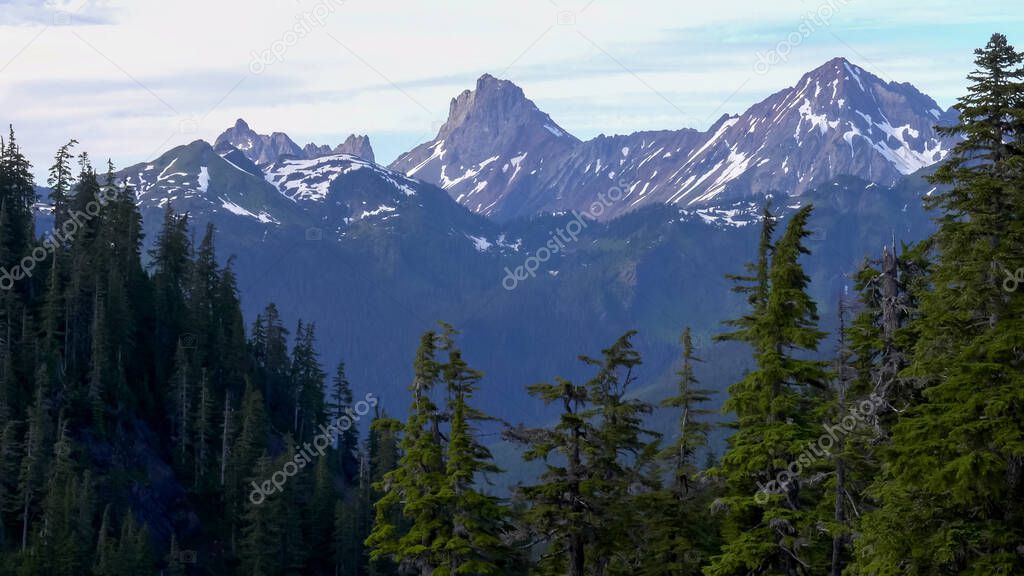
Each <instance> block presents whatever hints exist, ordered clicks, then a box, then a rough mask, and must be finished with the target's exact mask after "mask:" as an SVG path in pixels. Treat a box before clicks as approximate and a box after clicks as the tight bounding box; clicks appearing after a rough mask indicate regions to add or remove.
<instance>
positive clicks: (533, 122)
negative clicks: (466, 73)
mask: <svg viewBox="0 0 1024 576" xmlns="http://www.w3.org/2000/svg"><path fill="white" fill-rule="evenodd" d="M578 144H579V140H578V139H577V138H576V137H574V136H572V135H571V134H569V132H568V131H566V130H565V129H564V128H562V127H561V126H559V125H558V124H557V123H556V122H555V121H554V120H552V119H551V117H550V116H548V115H547V114H545V113H544V112H542V111H541V110H540V108H538V107H537V105H536V104H534V103H533V101H531V100H530V99H528V98H527V97H526V95H525V94H524V93H523V90H522V88H520V87H519V86H516V85H515V84H513V83H512V82H509V81H508V80H501V79H498V78H495V77H494V76H491V75H490V74H484V75H483V76H481V77H480V78H479V79H477V81H476V87H475V88H474V89H473V90H466V91H464V92H462V93H461V94H459V95H458V96H457V97H455V98H453V99H452V101H451V105H450V106H449V112H448V120H447V121H446V122H445V123H444V124H443V125H442V126H441V129H440V130H439V131H438V134H437V137H436V138H434V139H433V140H431V141H430V142H426V143H424V144H421V145H420V146H418V147H416V148H415V149H413V150H411V151H409V152H408V153H406V154H403V155H402V156H400V157H399V158H398V159H397V160H395V162H393V163H392V164H391V166H390V168H391V169H392V170H395V171H398V172H402V173H405V174H406V175H408V176H411V177H415V178H418V179H422V180H426V181H428V182H431V183H434V184H437V185H438V186H440V187H441V188H444V189H445V190H447V191H448V193H449V194H450V195H451V196H452V197H453V198H456V199H457V200H458V201H459V203H461V204H463V205H465V206H467V207H469V208H470V209H471V210H473V211H475V212H479V213H482V214H490V213H491V212H492V211H493V209H494V208H495V206H496V205H497V204H498V203H499V202H504V201H507V200H509V198H508V196H507V195H506V192H507V191H508V190H509V189H511V188H515V187H518V186H519V185H520V184H522V183H525V182H528V181H533V180H535V179H536V177H537V174H539V173H542V172H544V171H551V170H553V169H555V166H551V165H550V164H547V162H549V161H550V159H557V158H560V157H562V156H564V155H565V154H566V153H568V152H569V151H570V150H572V148H573V147H575V146H577V145H578ZM511 201H514V200H511Z"/></svg>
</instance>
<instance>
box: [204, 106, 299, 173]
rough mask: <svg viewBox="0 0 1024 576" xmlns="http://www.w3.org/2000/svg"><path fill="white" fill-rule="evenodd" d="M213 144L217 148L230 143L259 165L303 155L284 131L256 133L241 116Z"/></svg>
mask: <svg viewBox="0 0 1024 576" xmlns="http://www.w3.org/2000/svg"><path fill="white" fill-rule="evenodd" d="M214 144H215V146H216V147H219V148H220V147H223V146H224V145H225V144H230V145H231V146H234V147H235V148H237V149H238V150H240V151H241V152H242V153H243V154H245V156H246V158H248V159H249V160H252V161H253V162H255V163H256V164H258V165H260V166H263V165H266V164H270V163H272V162H275V161H276V160H277V159H278V158H280V157H281V156H294V157H297V158H303V157H304V152H303V150H302V148H300V147H299V145H298V144H296V143H295V142H294V141H293V140H292V139H291V138H289V137H288V135H287V134H285V133H284V132H274V133H273V134H271V135H269V136H267V135H265V134H258V133H257V132H256V131H255V130H253V129H252V128H250V127H249V124H248V123H246V121H245V120H243V119H241V118H239V119H238V120H236V121H235V125H234V126H232V127H231V128H228V129H227V130H225V131H224V132H223V133H222V134H221V135H220V136H218V137H217V140H216V142H215V143H214Z"/></svg>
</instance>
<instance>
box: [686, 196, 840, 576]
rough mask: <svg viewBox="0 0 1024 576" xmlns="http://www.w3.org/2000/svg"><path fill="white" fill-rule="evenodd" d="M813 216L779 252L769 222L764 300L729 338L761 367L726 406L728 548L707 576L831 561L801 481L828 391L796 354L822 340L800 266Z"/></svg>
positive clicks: (813, 364)
mask: <svg viewBox="0 0 1024 576" xmlns="http://www.w3.org/2000/svg"><path fill="white" fill-rule="evenodd" d="M811 210H812V209H811V207H810V206H806V207H804V208H802V209H800V210H799V211H798V212H797V213H796V214H794V215H793V217H792V220H791V221H790V222H789V224H788V226H787V228H786V231H785V233H784V234H783V236H782V238H781V239H779V241H778V242H777V243H776V244H775V245H774V246H773V247H769V246H768V245H766V243H765V240H764V238H765V237H767V236H768V233H769V232H770V227H771V225H772V223H771V222H770V221H766V222H765V223H764V225H763V226H764V229H765V230H766V232H765V233H763V234H762V242H761V247H760V248H759V262H758V263H757V265H756V266H757V268H758V269H764V267H765V265H766V264H765V262H764V261H763V260H764V259H766V257H767V254H768V253H769V251H770V252H771V264H770V272H769V274H768V276H767V278H764V277H762V278H760V279H759V283H760V284H759V285H758V289H757V291H756V292H755V293H756V294H760V295H762V296H761V297H760V298H758V299H753V300H752V308H753V311H752V313H751V314H750V315H749V316H746V317H744V319H743V320H742V321H741V322H736V324H739V325H741V330H740V331H738V332H734V333H732V334H729V335H726V336H725V337H726V338H730V339H737V340H741V341H745V342H747V343H749V344H750V345H751V347H752V348H753V349H754V360H755V362H756V364H757V368H756V369H755V370H754V371H751V372H749V373H748V374H747V375H746V376H745V377H744V378H743V380H741V381H740V382H737V383H736V384H733V385H732V386H730V387H729V398H728V400H727V401H726V403H725V406H724V409H725V410H727V411H730V412H733V413H734V414H735V415H736V422H735V424H734V425H733V426H734V428H735V432H734V433H733V435H732V436H731V437H730V438H729V449H728V451H727V452H726V454H725V456H724V457H723V458H722V462H721V465H720V466H719V468H718V469H717V473H718V474H719V475H721V476H722V477H723V478H724V479H725V483H726V495H725V496H724V497H723V498H721V499H719V501H718V503H717V504H718V507H720V508H724V509H725V510H726V511H727V516H726V520H725V525H724V537H725V543H724V545H723V548H722V553H721V554H720V555H718V556H716V557H714V558H713V559H712V561H711V564H710V566H709V567H708V568H706V570H705V572H706V574H708V576H725V575H731V574H747V573H754V574H763V573H779V574H787V575H798V574H813V573H815V572H816V571H820V570H822V568H821V566H823V565H824V564H825V562H826V560H825V558H827V555H826V553H825V551H824V550H825V549H824V547H823V546H822V544H821V542H820V541H821V537H820V535H819V533H818V530H817V526H816V521H817V518H816V517H815V514H814V510H813V508H814V506H815V503H816V502H817V501H818V495H817V494H815V492H816V490H815V488H814V487H813V486H812V485H810V484H809V483H808V482H806V481H805V480H803V479H802V475H806V474H807V473H808V472H811V471H812V470H813V466H814V464H815V463H814V462H812V461H811V459H810V457H809V456H808V455H807V452H806V451H807V450H808V449H809V447H810V446H811V445H812V444H813V443H814V442H815V440H816V438H817V437H818V436H819V435H820V434H821V432H822V430H821V429H820V428H819V427H818V426H816V425H815V424H816V422H813V421H812V420H811V418H810V416H809V415H811V414H813V412H814V408H815V406H816V404H817V402H818V400H816V395H815V393H814V389H816V388H817V389H820V388H821V387H822V386H823V383H824V381H825V379H826V375H825V372H824V367H823V365H822V363H821V362H819V361H813V360H807V359H802V358H801V357H799V356H798V355H797V354H796V353H797V352H799V351H811V352H813V351H814V350H816V348H817V346H818V343H819V341H820V340H821V338H822V337H823V333H822V332H820V331H819V330H818V329H817V327H816V324H817V320H818V317H817V309H816V305H815V303H814V301H813V300H811V298H810V297H809V296H808V294H807V285H808V283H809V279H808V277H807V275H806V274H805V273H804V271H803V269H802V267H801V266H800V263H799V258H800V256H802V255H804V254H808V253H809V252H808V250H807V249H806V248H805V247H804V244H803V241H804V239H805V238H806V237H807V236H808V235H809V232H808V230H807V220H808V219H809V218H810V215H811ZM762 284H764V286H762ZM764 295H766V296H767V297H766V298H765V297H764ZM800 457H802V458H803V459H802V460H798V458H800ZM759 489H760V491H759Z"/></svg>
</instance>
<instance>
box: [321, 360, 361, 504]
mask: <svg viewBox="0 0 1024 576" xmlns="http://www.w3.org/2000/svg"><path fill="white" fill-rule="evenodd" d="M351 407H352V387H351V384H349V381H348V377H347V376H346V375H345V363H344V362H339V363H338V367H337V369H335V371H334V379H333V380H332V381H331V388H330V393H329V394H328V395H327V406H326V408H327V415H328V416H327V418H328V420H329V421H331V422H339V421H341V418H342V416H345V409H346V408H351ZM358 452H359V430H358V428H356V426H355V424H353V425H352V426H349V427H348V428H347V429H346V430H344V431H342V433H341V435H340V436H339V438H338V465H339V467H340V470H341V473H342V476H343V478H344V479H345V482H346V484H347V485H349V486H352V485H354V484H355V481H356V476H357V474H358V473H359V461H358Z"/></svg>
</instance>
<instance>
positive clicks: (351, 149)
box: [325, 134, 374, 162]
mask: <svg viewBox="0 0 1024 576" xmlns="http://www.w3.org/2000/svg"><path fill="white" fill-rule="evenodd" d="M325 148H326V146H325ZM332 153H334V154H351V155H352V156H358V157H359V158H362V159H363V160H369V161H370V162H373V161H374V158H373V147H372V146H370V137H369V136H366V135H363V134H349V136H348V138H346V139H345V141H344V142H342V143H341V144H338V145H337V146H335V147H334V150H333V151H332Z"/></svg>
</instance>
